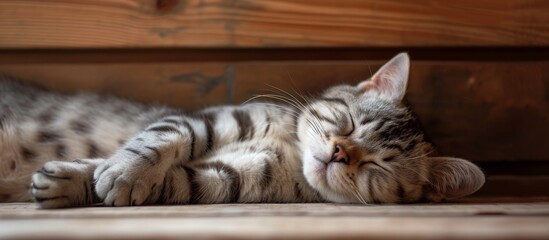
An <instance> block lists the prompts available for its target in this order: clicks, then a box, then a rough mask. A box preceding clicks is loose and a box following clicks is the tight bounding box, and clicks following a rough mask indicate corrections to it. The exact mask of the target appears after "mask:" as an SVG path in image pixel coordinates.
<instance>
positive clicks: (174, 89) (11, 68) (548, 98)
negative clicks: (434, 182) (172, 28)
mask: <svg viewBox="0 0 549 240" xmlns="http://www.w3.org/2000/svg"><path fill="white" fill-rule="evenodd" d="M380 65H381V62H376V61H374V62H368V61H366V62H365V61H349V62H333V61H327V62H241V63H197V64H191V63H131V64H28V65H17V64H14V65H0V73H4V74H8V75H12V76H15V77H18V78H21V79H23V80H25V81H28V82H35V83H36V82H38V83H40V84H41V85H43V86H46V87H48V88H51V89H56V90H60V91H63V92H74V91H77V90H87V91H94V92H99V93H103V94H112V95H116V96H121V97H126V98H130V99H134V100H138V101H143V102H150V103H158V104H166V105H170V106H176V107H182V108H185V109H197V108H201V107H204V106H209V105H215V104H226V103H240V102H243V101H245V100H247V99H249V98H251V97H252V96H254V95H255V94H258V93H268V92H270V91H272V90H273V88H272V87H269V86H268V84H269V85H273V86H276V87H279V88H282V89H286V90H288V91H292V89H295V90H296V91H298V92H301V93H311V94H317V93H319V92H321V91H322V90H323V89H325V88H327V87H328V86H331V85H333V84H337V83H357V82H359V81H360V80H362V79H366V78H367V77H368V76H370V74H371V71H375V70H376V69H377V68H378V67H379V66H380ZM548 66H549V62H499V63H494V62H440V63H439V62H437V63H435V62H422V61H419V62H417V61H416V62H414V63H412V70H411V75H410V82H409V84H408V94H407V100H408V102H409V104H410V105H411V107H412V109H413V110H414V111H415V112H416V113H417V115H418V117H419V119H420V121H421V122H422V124H423V125H424V128H425V131H426V132H427V134H428V136H429V137H430V138H431V139H432V141H433V142H434V143H435V144H436V145H437V147H438V149H439V151H440V152H441V153H442V154H445V155H452V156H459V157H463V158H467V159H470V160H474V161H501V160H510V161H539V160H548V159H549V151H547V149H549V141H546V140H545V139H546V136H549V125H547V122H549V94H548V93H549V68H548Z"/></svg>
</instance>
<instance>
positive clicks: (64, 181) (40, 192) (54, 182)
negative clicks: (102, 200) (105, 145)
mask: <svg viewBox="0 0 549 240" xmlns="http://www.w3.org/2000/svg"><path fill="white" fill-rule="evenodd" d="M101 161H102V160H101V159H94V160H89V159H87V160H76V161H73V162H61V161H52V162H47V163H46V164H45V165H44V167H42V168H41V169H40V170H38V171H37V172H36V173H34V175H33V176H32V183H31V192H32V195H33V198H34V200H35V202H36V203H37V204H38V205H39V206H40V207H41V208H63V207H75V206H85V205H89V204H92V203H94V202H96V201H97V199H96V198H97V197H96V195H95V193H94V191H93V185H92V184H93V182H92V178H91V177H92V173H93V170H94V169H95V168H96V167H97V165H98V164H99V162H101Z"/></svg>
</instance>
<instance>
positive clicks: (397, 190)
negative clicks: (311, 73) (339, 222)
mask: <svg viewBox="0 0 549 240" xmlns="http://www.w3.org/2000/svg"><path fill="white" fill-rule="evenodd" d="M409 62H410V60H409V57H408V55H407V54H406V53H401V54H399V55H397V56H396V57H394V58H393V59H392V60H390V61H389V62H388V63H386V64H385V65H384V66H383V67H381V68H380V69H379V70H378V72H376V73H375V74H374V75H373V76H372V77H371V78H370V79H368V80H366V81H363V82H361V83H359V84H358V85H354V86H352V85H340V86H335V87H332V88H329V89H328V90H326V91H325V92H324V93H323V94H322V95H321V96H320V97H319V98H317V99H315V100H314V101H312V102H310V104H309V105H308V106H306V107H305V109H304V110H303V111H302V113H301V114H300V116H299V118H298V131H297V132H298V137H299V140H300V144H301V149H302V151H303V171H304V174H305V177H306V179H307V181H308V182H309V184H310V185H311V186H313V188H315V189H316V190H318V191H319V193H320V194H321V195H322V196H323V197H324V198H326V199H328V200H330V201H334V202H347V203H350V202H352V203H360V202H362V203H378V202H386V203H397V202H415V201H420V200H421V201H423V200H427V201H439V200H441V199H452V198H458V197H462V196H466V195H469V194H471V193H473V192H475V191H477V190H478V189H479V188H480V187H481V186H482V185H483V184H484V174H483V173H482V171H481V170H480V169H479V168H478V167H477V166H475V165H474V164H472V163H470V162H469V161H467V160H463V159H459V158H451V157H432V154H431V153H432V152H433V148H432V146H431V144H430V143H428V142H427V141H426V140H425V139H424V135H423V131H422V130H421V128H420V126H419V124H418V122H417V120H416V119H415V118H414V116H413V115H412V113H411V111H410V110H409V109H408V108H406V107H405V106H404V105H403V104H402V99H403V97H404V94H405V91H406V84H407V81H408V71H409V65H410V63H409Z"/></svg>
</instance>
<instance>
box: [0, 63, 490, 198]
mask: <svg viewBox="0 0 549 240" xmlns="http://www.w3.org/2000/svg"><path fill="white" fill-rule="evenodd" d="M409 62H410V60H409V57H408V55H407V54H406V53H400V54H398V55H397V56H395V57H394V58H393V59H391V60H390V61H389V62H387V63H386V64H385V65H383V66H382V67H381V68H380V69H379V70H378V71H377V72H376V73H375V74H374V75H373V76H372V77H371V78H370V79H368V80H365V81H363V82H360V83H358V84H357V85H337V86H334V87H331V88H328V89H327V90H325V91H324V92H323V93H322V94H320V96H318V97H316V98H311V99H306V98H302V97H299V96H297V97H294V96H293V95H291V94H282V95H272V96H271V97H272V98H275V99H278V100H281V102H286V104H279V103H278V104H276V103H261V102H250V103H246V104H242V105H239V106H216V107H209V108H206V109H203V110H201V111H197V112H192V113H185V112H183V111H181V110H177V109H172V108H167V107H154V106H147V105H143V104H139V103H134V102H130V101H127V100H122V99H118V98H114V97H106V96H99V95H95V94H88V93H79V94H60V93H53V92H50V91H47V90H44V89H40V88H37V87H32V86H28V85H25V84H22V83H19V82H17V81H12V80H7V79H4V80H2V81H0V104H1V105H0V107H1V108H0V201H4V202H10V201H30V200H34V201H35V202H36V203H37V205H38V206H39V207H41V208H63V207H81V206H91V205H101V204H103V205H107V206H138V205H152V204H194V203H201V204H208V203H293V202H334V203H359V204H371V203H412V202H419V201H428V202H438V201H441V200H443V199H453V198H459V197H463V196H467V195H469V194H471V193H474V192H475V191H477V190H478V189H479V188H480V187H481V186H482V185H483V184H484V181H485V178H484V174H483V172H482V171H481V170H480V169H479V168H478V167H477V166H476V165H474V164H472V163H471V162H469V161H467V160H464V159H459V158H453V157H434V156H433V149H434V148H433V146H432V144H430V143H429V142H428V141H426V139H425V136H424V133H423V131H422V130H421V128H420V126H419V124H418V121H417V120H416V118H415V117H414V115H413V114H412V112H411V111H410V110H409V109H408V108H407V107H405V106H404V104H403V103H402V100H403V97H404V95H405V91H406V86H407V81H408V72H409V65H410V63H409ZM54 160H55V161H54Z"/></svg>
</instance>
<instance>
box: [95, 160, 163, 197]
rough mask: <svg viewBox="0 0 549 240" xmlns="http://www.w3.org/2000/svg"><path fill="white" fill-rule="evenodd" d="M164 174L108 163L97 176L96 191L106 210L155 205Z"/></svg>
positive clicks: (101, 167) (141, 167)
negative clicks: (119, 207) (111, 207)
mask: <svg viewBox="0 0 549 240" xmlns="http://www.w3.org/2000/svg"><path fill="white" fill-rule="evenodd" d="M164 176H165V171H161V170H159V169H158V168H157V167H155V166H142V164H135V162H134V163H132V162H128V161H116V159H109V160H107V161H105V162H104V163H103V164H101V165H100V166H99V167H98V168H97V169H96V170H95V173H94V179H95V182H96V183H95V189H96V192H97V195H98V196H99V198H101V199H103V203H104V204H105V205H107V206H139V205H143V204H146V203H150V202H154V201H156V198H157V197H158V193H159V188H160V187H161V186H162V182H163V180H164Z"/></svg>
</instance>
